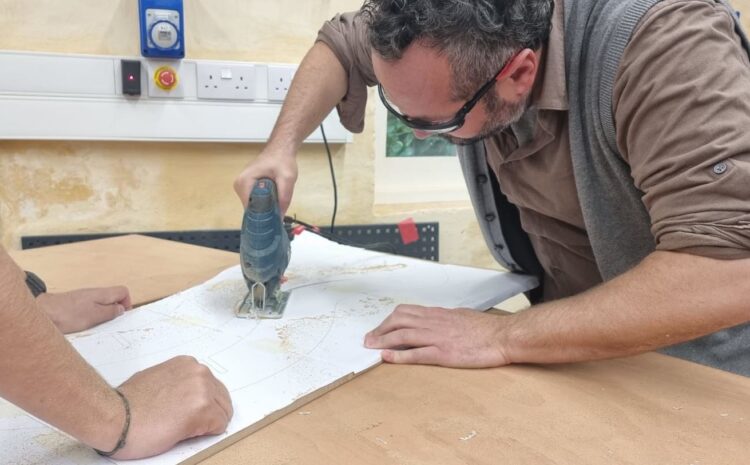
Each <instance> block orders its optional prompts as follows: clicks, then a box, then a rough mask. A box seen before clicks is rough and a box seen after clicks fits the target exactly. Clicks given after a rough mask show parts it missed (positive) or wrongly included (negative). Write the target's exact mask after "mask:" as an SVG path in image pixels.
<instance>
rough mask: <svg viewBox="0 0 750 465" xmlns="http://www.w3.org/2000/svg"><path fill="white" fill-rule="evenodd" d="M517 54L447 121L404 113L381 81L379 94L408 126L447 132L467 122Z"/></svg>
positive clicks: (439, 132) (429, 131)
mask: <svg viewBox="0 0 750 465" xmlns="http://www.w3.org/2000/svg"><path fill="white" fill-rule="evenodd" d="M517 55H518V53H514V54H513V56H512V57H510V58H509V59H508V61H506V62H505V64H503V67H502V68H500V71H498V72H497V74H495V75H494V76H493V77H492V79H490V80H489V81H487V82H486V83H485V84H484V85H483V86H482V87H480V88H479V91H477V93H476V94H474V96H473V97H472V98H471V99H470V100H469V101H468V102H466V103H465V104H464V106H462V107H461V109H460V110H458V112H457V113H456V116H454V117H453V118H451V119H449V120H447V121H437V122H435V121H425V120H423V119H419V118H411V117H409V116H406V115H404V114H403V113H401V112H400V111H399V109H398V107H397V106H396V105H394V104H393V103H391V102H390V101H389V100H388V97H386V95H385V91H384V90H383V86H382V85H380V83H378V94H379V95H380V100H381V101H382V102H383V105H385V107H386V108H387V109H388V111H390V112H391V113H392V114H393V115H394V116H395V117H397V118H398V119H400V120H401V121H402V122H403V123H404V124H405V125H406V126H407V127H409V128H411V129H415V130H417V131H422V132H426V133H429V134H446V133H449V132H453V131H456V130H458V129H460V128H461V127H462V126H463V125H464V123H465V122H466V115H468V114H469V112H470V111H471V110H472V109H473V108H474V106H476V104H477V103H478V102H479V100H481V99H482V97H484V94H486V93H487V92H488V91H489V90H490V89H491V88H492V85H493V84H495V83H496V82H497V81H499V80H500V78H501V77H502V75H503V73H504V72H505V70H506V69H507V67H508V65H509V64H510V62H511V61H513V59H514V58H515V57H516V56H517Z"/></svg>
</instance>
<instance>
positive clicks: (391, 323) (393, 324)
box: [365, 305, 427, 347]
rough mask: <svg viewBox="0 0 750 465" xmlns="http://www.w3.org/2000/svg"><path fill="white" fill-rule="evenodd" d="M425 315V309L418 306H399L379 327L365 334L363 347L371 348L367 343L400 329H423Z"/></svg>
mask: <svg viewBox="0 0 750 465" xmlns="http://www.w3.org/2000/svg"><path fill="white" fill-rule="evenodd" d="M426 315H427V309H425V308H424V307H420V306H418V305H399V306H398V307H396V309H395V310H394V311H393V312H392V313H391V314H390V315H388V317H387V318H386V319H385V320H383V322H382V323H380V325H378V326H377V327H376V328H375V329H373V330H372V331H370V332H369V333H367V335H366V336H365V347H371V346H370V345H368V341H375V340H376V339H377V338H379V337H381V336H382V335H384V334H386V333H389V332H391V331H395V330H397V329H401V328H419V327H423V322H424V318H425V316H426Z"/></svg>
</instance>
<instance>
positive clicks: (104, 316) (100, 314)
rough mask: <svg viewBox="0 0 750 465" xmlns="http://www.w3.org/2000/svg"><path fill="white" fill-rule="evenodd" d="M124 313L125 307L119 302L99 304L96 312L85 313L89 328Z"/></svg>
mask: <svg viewBox="0 0 750 465" xmlns="http://www.w3.org/2000/svg"><path fill="white" fill-rule="evenodd" d="M123 313H125V307H124V306H122V305H121V304H111V305H99V306H98V309H97V311H96V312H89V314H88V315H87V318H88V324H87V327H88V328H91V327H93V326H96V325H98V324H101V323H104V322H105V321H110V320H114V319H115V318H117V317H118V316H122V314H123Z"/></svg>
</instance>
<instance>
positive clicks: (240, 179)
mask: <svg viewBox="0 0 750 465" xmlns="http://www.w3.org/2000/svg"><path fill="white" fill-rule="evenodd" d="M260 178H270V179H272V180H273V181H274V182H275V183H276V188H277V190H278V194H279V208H280V209H281V213H282V214H286V211H287V209H288V208H289V204H290V203H291V201H292V193H293V192H294V183H295V182H296V181H297V160H296V158H295V154H294V153H291V154H290V153H279V152H275V151H274V152H270V151H268V150H264V151H263V152H262V153H261V154H260V155H259V156H258V158H257V159H256V160H255V161H253V162H252V163H250V164H249V165H248V166H247V167H246V168H245V169H244V170H242V173H240V175H239V176H237V179H235V181H234V191H235V192H237V195H238V196H239V198H240V201H241V202H242V207H243V208H247V204H248V201H249V199H250V191H251V190H252V188H253V185H254V184H255V181H257V180H258V179H260Z"/></svg>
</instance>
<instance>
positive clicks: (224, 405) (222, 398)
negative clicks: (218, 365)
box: [215, 379, 234, 432]
mask: <svg viewBox="0 0 750 465" xmlns="http://www.w3.org/2000/svg"><path fill="white" fill-rule="evenodd" d="M215 384H216V389H217V394H216V403H217V404H218V405H219V407H220V408H221V409H222V410H223V411H224V413H225V414H226V419H227V423H229V420H231V419H232V416H233V415H234V407H233V406H232V397H231V396H230V395H229V390H228V389H227V387H226V386H224V384H223V383H222V382H221V381H219V380H218V379H217V380H216V383H215ZM224 427H225V428H226V425H224ZM221 432H223V431H221Z"/></svg>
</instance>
